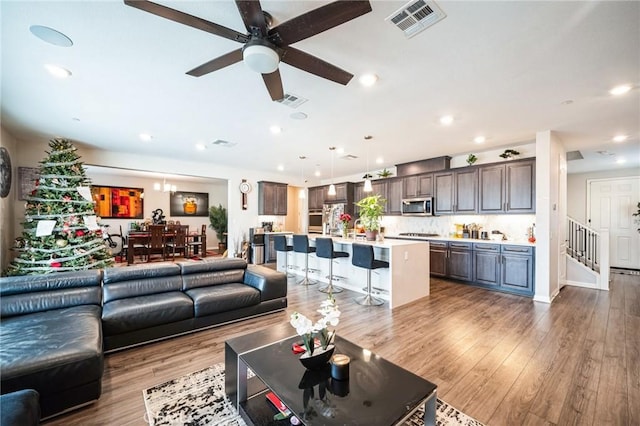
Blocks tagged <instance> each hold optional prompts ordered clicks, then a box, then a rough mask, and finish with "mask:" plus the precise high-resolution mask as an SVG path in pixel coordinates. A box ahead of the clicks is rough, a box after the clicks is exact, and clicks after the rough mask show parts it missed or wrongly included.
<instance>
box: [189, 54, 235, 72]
mask: <svg viewBox="0 0 640 426" xmlns="http://www.w3.org/2000/svg"><path fill="white" fill-rule="evenodd" d="M240 61H242V48H240V49H237V50H234V51H231V52H229V53H227V54H226V55H222V56H219V57H217V58H215V59H212V60H210V61H209V62H205V63H204V64H202V65H200V66H199V67H195V68H194V69H192V70H191V71H187V74H189V75H192V76H194V77H202V76H203V75H205V74H209V73H210V72H213V71H217V70H219V69H221V68H224V67H227V66H229V65H233V64H235V63H236V62H240Z"/></svg>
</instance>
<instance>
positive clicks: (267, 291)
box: [243, 265, 287, 302]
mask: <svg viewBox="0 0 640 426" xmlns="http://www.w3.org/2000/svg"><path fill="white" fill-rule="evenodd" d="M243 282H244V283H245V284H247V285H250V286H252V287H254V288H256V289H258V290H260V301H262V302H264V301H265V300H273V299H279V298H282V297H287V275H286V274H284V273H282V272H278V271H274V270H273V269H269V268H267V267H264V266H259V265H249V266H247V270H246V271H245V273H244V281H243Z"/></svg>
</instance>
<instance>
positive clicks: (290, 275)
mask: <svg viewBox="0 0 640 426" xmlns="http://www.w3.org/2000/svg"><path fill="white" fill-rule="evenodd" d="M283 253H284V272H285V273H286V274H287V278H293V277H295V276H296V275H295V274H293V273H291V272H289V252H288V251H285V252H283Z"/></svg>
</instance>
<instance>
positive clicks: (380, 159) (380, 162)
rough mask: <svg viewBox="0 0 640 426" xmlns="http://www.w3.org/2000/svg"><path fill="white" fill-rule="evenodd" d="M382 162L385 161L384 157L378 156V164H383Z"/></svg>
mask: <svg viewBox="0 0 640 426" xmlns="http://www.w3.org/2000/svg"><path fill="white" fill-rule="evenodd" d="M382 163H384V158H382V157H378V158H376V164H382Z"/></svg>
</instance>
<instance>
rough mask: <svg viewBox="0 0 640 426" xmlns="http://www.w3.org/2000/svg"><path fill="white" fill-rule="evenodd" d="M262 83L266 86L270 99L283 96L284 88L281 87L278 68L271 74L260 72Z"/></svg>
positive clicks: (278, 98) (273, 99)
mask: <svg viewBox="0 0 640 426" xmlns="http://www.w3.org/2000/svg"><path fill="white" fill-rule="evenodd" d="M262 79H263V80H264V84H265V85H266V86H267V90H268V91H269V95H271V100H272V101H279V100H280V99H282V98H284V89H283V88H282V79H281V78H280V70H275V71H274V72H272V73H271V74H262Z"/></svg>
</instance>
